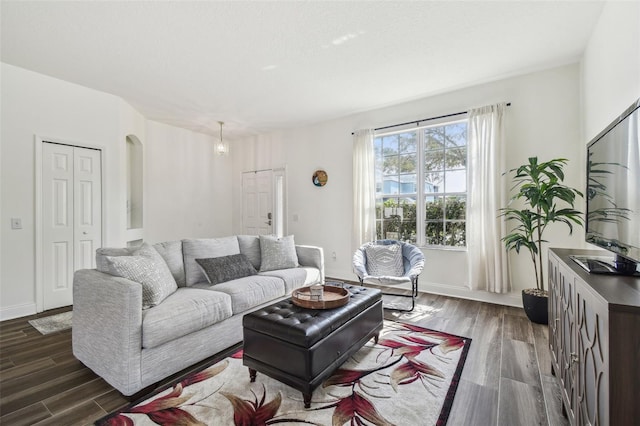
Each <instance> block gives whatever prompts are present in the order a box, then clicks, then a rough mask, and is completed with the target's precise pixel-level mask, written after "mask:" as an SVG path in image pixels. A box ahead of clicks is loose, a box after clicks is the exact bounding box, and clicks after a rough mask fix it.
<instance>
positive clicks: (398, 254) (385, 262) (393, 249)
mask: <svg viewBox="0 0 640 426" xmlns="http://www.w3.org/2000/svg"><path fill="white" fill-rule="evenodd" d="M364 252H365V253H366V255H367V272H368V273H369V275H371V276H374V277H401V276H402V275H404V263H403V259H402V246H400V244H389V245H377V244H372V245H370V246H367V247H365V248H364Z"/></svg>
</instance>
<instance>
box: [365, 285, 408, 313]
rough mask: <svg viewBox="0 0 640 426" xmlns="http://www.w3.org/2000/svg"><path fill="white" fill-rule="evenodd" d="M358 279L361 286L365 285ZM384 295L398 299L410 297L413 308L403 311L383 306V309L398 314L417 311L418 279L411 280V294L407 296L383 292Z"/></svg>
mask: <svg viewBox="0 0 640 426" xmlns="http://www.w3.org/2000/svg"><path fill="white" fill-rule="evenodd" d="M358 279H359V280H360V284H362V285H364V283H363V281H362V278H360V277H358ZM382 294H383V295H386V296H396V297H410V298H411V308H410V309H402V308H391V307H387V306H384V305H383V306H382V308H383V309H386V310H389V311H397V312H411V311H413V310H414V309H415V307H416V297H418V277H415V278H414V279H413V280H411V294H409V295H407V294H398V293H385V292H382Z"/></svg>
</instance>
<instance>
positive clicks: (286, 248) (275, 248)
mask: <svg viewBox="0 0 640 426" xmlns="http://www.w3.org/2000/svg"><path fill="white" fill-rule="evenodd" d="M260 257H261V258H262V259H261V263H260V272H265V271H274V270H276V269H287V268H296V267H297V266H298V254H297V253H296V243H295V242H294V240H293V235H288V236H286V237H282V238H278V237H275V236H272V235H260Z"/></svg>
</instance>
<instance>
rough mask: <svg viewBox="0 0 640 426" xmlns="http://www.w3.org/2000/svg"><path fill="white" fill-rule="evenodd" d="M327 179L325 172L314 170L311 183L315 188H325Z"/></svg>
mask: <svg viewBox="0 0 640 426" xmlns="http://www.w3.org/2000/svg"><path fill="white" fill-rule="evenodd" d="M328 179H329V176H327V172H325V171H324V170H316V171H315V172H314V173H313V177H312V178H311V181H312V182H313V184H314V185H315V186H325V185H326V184H327V180H328Z"/></svg>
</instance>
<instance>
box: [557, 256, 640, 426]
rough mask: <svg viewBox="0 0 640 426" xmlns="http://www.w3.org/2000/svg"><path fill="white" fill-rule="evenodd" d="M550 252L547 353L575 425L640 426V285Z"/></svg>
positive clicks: (635, 280)
mask: <svg viewBox="0 0 640 426" xmlns="http://www.w3.org/2000/svg"><path fill="white" fill-rule="evenodd" d="M572 254H574V255H590V254H591V255H602V252H598V251H593V250H569V249H550V250H549V349H550V350H551V360H552V361H551V363H552V369H553V371H554V373H555V375H556V377H557V378H558V380H559V381H560V387H561V389H562V400H563V404H564V411H566V415H567V418H568V419H569V422H570V424H572V425H601V426H605V425H611V426H616V425H635V424H638V422H640V279H638V278H633V277H624V276H612V275H596V274H589V273H588V272H587V271H585V270H584V269H582V268H581V267H580V266H578V264H577V263H575V262H574V261H573V260H571V259H570V258H569V256H570V255H572Z"/></svg>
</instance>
